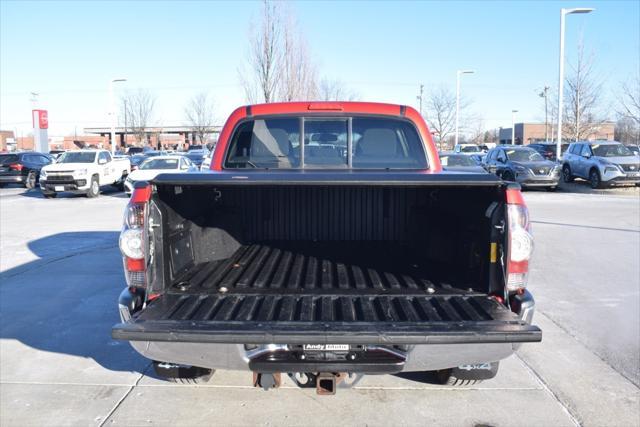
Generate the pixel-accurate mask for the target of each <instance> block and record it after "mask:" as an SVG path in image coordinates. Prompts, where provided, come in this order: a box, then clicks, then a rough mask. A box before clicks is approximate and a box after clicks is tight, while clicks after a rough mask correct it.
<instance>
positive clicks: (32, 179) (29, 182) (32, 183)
mask: <svg viewBox="0 0 640 427" xmlns="http://www.w3.org/2000/svg"><path fill="white" fill-rule="evenodd" d="M23 185H24V188H26V189H28V190H31V189H32V188H35V187H36V173H35V171H31V172H29V175H27V179H26V180H25V181H24V183H23Z"/></svg>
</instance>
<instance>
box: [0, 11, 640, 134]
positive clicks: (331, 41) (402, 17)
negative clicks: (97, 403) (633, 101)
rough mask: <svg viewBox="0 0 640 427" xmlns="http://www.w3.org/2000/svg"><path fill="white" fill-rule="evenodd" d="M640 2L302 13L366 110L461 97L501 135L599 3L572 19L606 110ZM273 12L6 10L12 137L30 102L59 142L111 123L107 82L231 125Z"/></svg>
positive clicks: (534, 107) (581, 18)
mask: <svg viewBox="0 0 640 427" xmlns="http://www.w3.org/2000/svg"><path fill="white" fill-rule="evenodd" d="M639 4H640V2H638V1H588V0H584V1H580V2H573V1H563V2H555V1H539V2H523V1H522V2H521V1H517V2H515V1H514V2H481V1H469V2H435V1H432V2H313V1H306V2H296V3H293V4H292V7H293V10H294V12H295V13H296V15H297V18H298V21H299V24H300V28H301V29H302V31H303V33H304V35H305V37H306V39H307V42H308V44H309V47H310V49H311V52H312V55H313V58H314V60H315V61H316V63H317V64H318V68H319V71H320V74H321V75H322V76H326V77H328V78H332V79H339V80H341V81H342V82H344V84H345V85H346V86H347V87H349V88H351V89H353V90H354V91H355V92H357V93H358V94H359V95H360V98H361V99H362V100H371V101H386V102H394V103H401V104H408V105H414V106H417V101H416V95H417V93H418V87H419V84H420V83H423V84H424V85H425V89H426V90H427V91H428V90H430V89H431V88H434V87H437V86H438V85H441V84H446V85H449V86H450V87H451V88H452V89H454V88H455V71H456V70H457V69H466V68H471V69H474V70H475V71H476V74H474V75H470V76H464V78H463V84H462V88H463V94H464V95H465V96H467V97H468V98H469V99H470V100H471V101H472V105H471V107H470V110H471V112H473V113H474V114H476V115H478V116H480V117H482V118H483V120H484V124H485V126H486V127H487V128H491V127H497V126H505V127H509V126H510V122H511V113H510V112H511V110H512V109H518V110H520V112H521V113H519V116H518V121H537V120H541V119H543V117H544V113H543V103H542V100H541V98H539V97H538V96H537V91H539V90H540V89H541V88H542V87H543V86H544V85H545V84H546V85H549V86H551V87H552V88H554V87H556V86H557V83H558V82H557V80H558V77H557V73H558V31H559V30H558V27H559V10H560V8H561V7H578V6H580V7H595V8H596V11H595V12H593V13H591V14H587V15H573V16H569V17H568V18H567V32H566V34H567V38H566V46H567V60H568V61H569V62H570V61H571V60H572V59H573V58H574V57H575V52H576V47H577V44H578V40H579V38H580V35H582V37H583V39H584V43H585V46H586V48H587V50H588V52H593V55H594V56H595V65H596V71H597V75H598V76H599V78H601V79H602V80H603V81H604V83H605V86H604V88H605V89H604V91H603V97H604V98H606V99H603V113H604V114H605V115H608V116H609V118H614V113H613V110H614V107H615V105H614V102H615V93H616V91H617V90H618V88H619V85H620V83H621V82H622V81H624V80H626V79H629V78H631V77H632V76H633V75H634V73H638V72H639V67H640V61H639V56H640V28H639V26H640V24H639V22H640V6H639ZM260 7H261V4H260V3H259V2H249V1H248V2H229V3H225V2H207V1H195V2H152V1H144V2H137V3H136V2H131V3H129V2H124V1H122V2H120V1H116V2H95V1H90V2H57V1H47V2H44V1H43V2H25V1H4V0H0V128H2V129H7V130H12V129H13V130H17V131H19V132H20V133H23V134H25V133H26V132H28V131H29V128H30V126H31V119H30V110H31V107H32V104H31V102H30V101H29V98H30V95H29V92H31V91H35V92H39V93H40V94H41V95H40V106H41V107H43V108H46V109H48V110H49V121H50V135H62V134H67V133H73V131H74V129H75V127H77V129H78V132H80V131H81V129H82V128H83V127H85V126H86V127H90V126H106V125H107V124H108V118H107V115H106V111H107V106H108V96H107V87H108V86H107V82H108V80H109V79H110V78H112V77H121V76H122V77H126V78H127V79H128V82H127V83H124V85H122V86H120V87H119V88H120V90H122V89H123V88H125V87H127V88H138V87H144V88H149V89H150V90H151V91H153V92H154V94H155V95H156V96H157V112H156V117H155V118H156V121H157V122H158V123H160V124H167V125H172V124H181V123H183V122H184V114H183V110H184V105H185V103H186V101H187V100H188V99H189V98H190V97H191V96H192V95H194V94H195V93H197V92H200V91H203V90H206V91H208V92H209V93H210V95H211V96H212V97H213V98H214V99H215V102H216V106H217V116H218V120H219V121H221V122H222V121H223V120H224V119H225V118H226V116H227V115H228V114H229V112H230V111H231V110H232V109H233V108H234V107H236V106H238V105H241V104H243V103H244V102H245V99H244V93H243V91H242V88H241V87H240V85H239V83H238V67H239V66H240V65H242V63H243V60H244V57H245V56H246V54H247V51H248V48H249V47H248V34H249V31H250V25H251V22H252V19H253V21H255V20H256V18H257V16H258V13H259V11H260Z"/></svg>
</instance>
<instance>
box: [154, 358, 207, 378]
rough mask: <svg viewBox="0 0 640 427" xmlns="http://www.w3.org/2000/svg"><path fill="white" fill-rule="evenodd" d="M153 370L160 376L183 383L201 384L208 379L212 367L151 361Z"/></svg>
mask: <svg viewBox="0 0 640 427" xmlns="http://www.w3.org/2000/svg"><path fill="white" fill-rule="evenodd" d="M153 370H154V371H155V373H156V375H157V376H159V377H160V378H162V379H164V380H167V381H173V382H176V383H184V384H202V383H206V382H207V381H209V379H210V378H211V376H212V375H213V373H214V372H215V371H214V370H213V369H208V368H200V367H199V366H188V365H178V364H175V363H169V362H159V361H157V360H154V361H153Z"/></svg>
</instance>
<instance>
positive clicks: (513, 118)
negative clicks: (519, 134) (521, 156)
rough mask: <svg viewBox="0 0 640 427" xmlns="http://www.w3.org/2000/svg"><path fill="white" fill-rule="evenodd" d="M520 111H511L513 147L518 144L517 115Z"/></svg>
mask: <svg viewBox="0 0 640 427" xmlns="http://www.w3.org/2000/svg"><path fill="white" fill-rule="evenodd" d="M517 112H518V110H511V145H515V143H516V113H517Z"/></svg>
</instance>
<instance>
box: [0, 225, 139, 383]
mask: <svg viewBox="0 0 640 427" xmlns="http://www.w3.org/2000/svg"><path fill="white" fill-rule="evenodd" d="M117 242H118V233H117V232H114V231H104V232H77V233H60V234H55V235H51V236H47V237H45V238H42V239H38V240H34V241H32V242H29V244H28V247H29V249H30V250H31V251H32V252H34V253H35V254H36V255H38V256H39V257H41V258H42V259H39V260H36V261H33V262H30V263H27V264H23V265H20V266H18V267H15V268H12V269H9V270H7V271H4V272H2V273H1V274H0V313H1V318H2V322H0V338H1V339H3V340H5V339H12V340H18V341H19V342H21V343H23V344H24V345H26V346H29V347H32V348H34V349H37V350H41V351H46V352H54V353H61V354H67V355H71V356H79V357H82V358H91V359H93V360H95V362H97V363H98V364H100V365H101V366H102V367H104V368H106V369H108V370H111V371H127V372H132V371H137V372H140V373H142V372H143V371H144V369H145V367H146V366H147V365H148V361H147V360H145V359H144V358H142V356H140V355H139V354H138V353H137V352H135V351H134V350H133V349H132V348H131V346H130V345H129V344H128V343H127V342H123V341H115V340H112V339H111V327H112V326H113V325H114V324H116V323H118V322H119V321H120V319H119V315H118V305H117V304H118V296H119V295H120V292H121V291H122V289H123V288H124V287H125V286H126V284H125V281H124V276H123V273H122V258H121V257H120V253H119V249H118V247H117ZM72 361H73V359H70V363H74V362H72ZM5 362H7V363H9V365H7V364H6V363H5ZM25 363H28V361H23V360H11V361H10V362H9V361H5V360H3V365H4V366H5V368H6V367H7V366H18V367H21V368H22V369H24V366H22V365H24V364H25ZM82 363H84V364H85V365H86V362H79V364H82ZM34 368H36V367H34ZM7 369H9V368H7ZM15 369H17V368H15ZM54 369H55V368H54ZM77 369H80V368H77Z"/></svg>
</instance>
